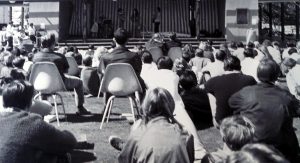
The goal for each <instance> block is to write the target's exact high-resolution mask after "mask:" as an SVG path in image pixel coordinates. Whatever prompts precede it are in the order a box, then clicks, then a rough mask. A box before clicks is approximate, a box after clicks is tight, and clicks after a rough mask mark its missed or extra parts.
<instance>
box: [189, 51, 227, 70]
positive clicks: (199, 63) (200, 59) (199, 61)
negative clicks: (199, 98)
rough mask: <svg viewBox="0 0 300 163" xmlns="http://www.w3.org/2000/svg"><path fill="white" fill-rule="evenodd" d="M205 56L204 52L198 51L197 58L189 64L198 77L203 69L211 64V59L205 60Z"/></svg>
mask: <svg viewBox="0 0 300 163" xmlns="http://www.w3.org/2000/svg"><path fill="white" fill-rule="evenodd" d="M203 55H204V50H202V49H196V52H195V57H194V58H192V59H191V60H190V62H189V64H190V65H191V66H192V70H193V71H194V72H195V74H196V75H197V76H199V73H200V72H201V70H202V68H203V67H205V66H206V65H207V64H209V63H211V61H210V59H208V58H205V57H204V56H203ZM213 63H214V62H213ZM222 69H223V67H222ZM201 76H202V75H201Z"/></svg>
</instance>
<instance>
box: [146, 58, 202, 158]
mask: <svg viewBox="0 0 300 163" xmlns="http://www.w3.org/2000/svg"><path fill="white" fill-rule="evenodd" d="M172 67H173V62H172V59H171V58H170V57H167V56H165V57H161V58H159V59H158V61H157V68H158V71H157V72H156V74H155V75H153V76H152V80H151V82H149V89H154V88H157V87H161V88H164V89H166V90H168V91H169V92H170V93H171V95H172V97H173V98H174V101H175V111H174V113H175V119H176V120H177V121H178V122H179V123H181V124H182V125H183V127H184V128H186V129H187V130H188V131H189V132H190V133H191V134H192V135H193V136H194V146H195V158H196V159H201V158H202V157H203V156H204V154H205V152H206V150H205V149H204V147H203V144H202V143H201V141H200V139H199V137H198V135H197V130H196V127H195V125H194V123H193V121H192V120H191V118H190V117H189V115H188V113H187V112H186V110H185V106H184V103H183V102H182V99H181V97H180V95H179V92H178V86H179V76H178V75H177V74H176V73H175V72H174V71H172Z"/></svg>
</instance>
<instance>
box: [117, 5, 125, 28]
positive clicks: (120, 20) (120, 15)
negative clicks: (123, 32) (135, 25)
mask: <svg viewBox="0 0 300 163" xmlns="http://www.w3.org/2000/svg"><path fill="white" fill-rule="evenodd" d="M125 19H126V16H125V13H124V11H123V9H122V8H118V27H119V28H124V23H125Z"/></svg>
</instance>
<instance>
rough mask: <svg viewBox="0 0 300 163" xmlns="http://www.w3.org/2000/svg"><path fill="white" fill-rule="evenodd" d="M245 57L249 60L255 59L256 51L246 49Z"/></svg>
mask: <svg viewBox="0 0 300 163" xmlns="http://www.w3.org/2000/svg"><path fill="white" fill-rule="evenodd" d="M244 56H245V57H249V58H254V57H255V53H254V49H251V48H246V49H245V50H244Z"/></svg>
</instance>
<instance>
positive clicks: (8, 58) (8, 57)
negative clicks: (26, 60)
mask: <svg viewBox="0 0 300 163" xmlns="http://www.w3.org/2000/svg"><path fill="white" fill-rule="evenodd" d="M14 59H15V56H14V55H13V54H11V53H9V54H8V55H6V56H4V60H3V63H4V65H5V66H7V67H13V60H14Z"/></svg>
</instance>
